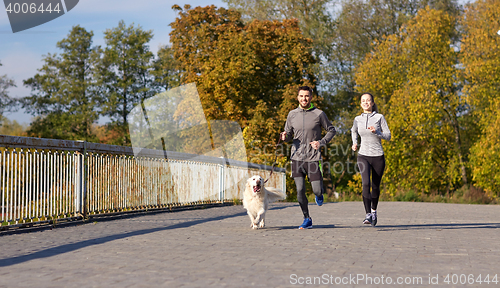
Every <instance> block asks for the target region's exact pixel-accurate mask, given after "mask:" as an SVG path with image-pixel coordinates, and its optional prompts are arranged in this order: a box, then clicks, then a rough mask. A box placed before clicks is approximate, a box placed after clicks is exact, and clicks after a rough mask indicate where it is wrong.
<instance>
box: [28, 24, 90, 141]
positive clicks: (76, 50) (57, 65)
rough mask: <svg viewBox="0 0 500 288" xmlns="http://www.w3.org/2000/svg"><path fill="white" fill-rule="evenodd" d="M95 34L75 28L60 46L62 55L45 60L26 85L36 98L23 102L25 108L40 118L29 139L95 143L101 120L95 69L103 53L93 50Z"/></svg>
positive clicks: (55, 55)
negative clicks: (93, 130) (95, 127)
mask: <svg viewBox="0 0 500 288" xmlns="http://www.w3.org/2000/svg"><path fill="white" fill-rule="evenodd" d="M93 35H94V33H93V32H92V31H90V32H89V31H87V30H85V29H84V28H82V27H80V26H78V25H77V26H74V27H73V28H72V29H71V31H70V33H69V34H68V36H67V37H66V38H65V39H63V40H61V41H59V42H57V48H59V49H61V50H62V53H61V54H59V55H57V54H50V53H49V54H48V55H47V56H45V58H44V59H43V60H44V62H45V63H44V65H43V67H42V68H41V69H39V70H38V71H39V73H38V74H36V75H35V76H34V77H32V78H29V79H27V80H25V81H24V85H26V86H28V87H31V89H32V95H31V96H28V97H24V98H23V99H22V103H23V104H22V105H23V108H25V109H26V111H27V112H28V113H31V114H32V115H33V116H36V118H35V120H34V121H33V122H32V123H31V125H30V127H29V129H28V131H27V133H28V135H29V136H35V137H43V138H55V139H70V140H87V141H95V140H96V138H95V135H94V133H93V132H92V129H91V128H92V124H93V123H94V122H96V121H97V119H98V118H99V114H98V112H99V111H98V102H99V94H100V93H99V86H98V85H97V84H96V81H95V78H94V76H95V74H94V73H93V68H94V67H95V65H96V63H97V61H98V59H99V56H100V53H99V47H94V46H92V37H93Z"/></svg>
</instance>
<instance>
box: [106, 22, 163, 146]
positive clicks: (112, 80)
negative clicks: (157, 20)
mask: <svg viewBox="0 0 500 288" xmlns="http://www.w3.org/2000/svg"><path fill="white" fill-rule="evenodd" d="M152 37H153V32H152V31H151V30H148V31H144V30H143V29H142V28H141V27H140V26H138V27H134V24H131V25H130V26H128V27H126V25H125V22H124V21H120V23H119V24H118V27H116V28H113V29H107V30H106V31H105V32H104V39H105V42H106V48H105V49H104V52H103V58H102V62H101V65H99V72H98V73H99V76H98V78H99V81H100V83H102V86H103V87H104V89H105V92H104V95H105V96H104V101H103V102H102V106H101V107H102V112H103V114H104V115H107V116H109V117H110V118H111V121H112V123H111V124H110V129H111V130H114V131H115V132H118V133H119V135H120V136H119V137H117V138H116V141H115V142H114V143H113V144H120V145H130V135H129V134H128V122H127V116H128V115H129V113H130V111H131V110H132V109H133V108H134V107H135V105H137V104H139V103H141V101H143V100H144V99H147V98H149V97H151V96H154V94H155V93H156V92H157V90H156V89H155V87H157V86H156V85H155V79H154V77H152V75H151V73H152V70H153V59H154V54H153V53H152V52H151V51H150V49H149V45H148V43H149V41H151V38H152Z"/></svg>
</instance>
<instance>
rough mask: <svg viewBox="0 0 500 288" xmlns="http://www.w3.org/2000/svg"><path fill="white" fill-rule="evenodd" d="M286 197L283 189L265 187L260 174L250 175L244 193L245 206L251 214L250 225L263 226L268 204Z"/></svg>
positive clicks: (253, 227)
mask: <svg viewBox="0 0 500 288" xmlns="http://www.w3.org/2000/svg"><path fill="white" fill-rule="evenodd" d="M285 198H286V195H285V193H283V191H281V190H279V189H276V188H272V187H264V179H262V177H260V176H258V175H255V176H252V177H250V178H249V179H248V180H247V186H246V188H245V192H244V193H243V208H245V209H247V213H248V216H250V221H251V224H250V227H252V229H257V228H263V227H264V225H265V224H264V218H265V217H266V211H267V207H268V204H269V203H272V202H275V201H278V200H282V199H285Z"/></svg>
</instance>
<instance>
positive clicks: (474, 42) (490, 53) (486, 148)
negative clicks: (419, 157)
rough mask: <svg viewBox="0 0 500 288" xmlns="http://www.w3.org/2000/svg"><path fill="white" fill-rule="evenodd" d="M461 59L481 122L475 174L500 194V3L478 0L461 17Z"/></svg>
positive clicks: (492, 192) (466, 92)
mask: <svg viewBox="0 0 500 288" xmlns="http://www.w3.org/2000/svg"><path fill="white" fill-rule="evenodd" d="M462 27H463V39H462V45H461V53H460V54H461V58H460V59H461V62H462V63H463V66H464V68H465V69H464V70H463V72H464V74H463V76H464V79H465V83H466V84H465V87H464V89H463V91H464V95H465V96H466V97H467V102H468V103H469V104H470V110H471V112H472V113H473V115H474V116H475V117H474V119H477V121H478V123H479V126H480V138H479V140H478V141H477V142H476V143H475V145H474V147H472V149H471V155H470V158H471V168H472V176H473V180H474V181H475V183H476V185H478V186H479V187H482V188H484V189H485V191H486V192H487V193H488V194H490V196H499V195H500V194H499V193H500V166H499V165H498V163H500V144H499V143H500V136H499V135H500V134H499V132H498V131H499V129H500V116H499V114H498V111H499V109H500V100H499V98H498V95H499V93H500V57H499V55H500V35H498V34H497V31H499V30H500V5H499V2H498V1H496V0H478V1H476V2H474V3H471V4H469V5H467V6H466V9H465V15H464V17H463V21H462Z"/></svg>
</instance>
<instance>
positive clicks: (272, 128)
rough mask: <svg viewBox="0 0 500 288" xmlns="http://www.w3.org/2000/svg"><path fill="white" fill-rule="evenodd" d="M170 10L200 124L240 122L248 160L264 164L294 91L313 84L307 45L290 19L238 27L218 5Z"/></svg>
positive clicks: (177, 48) (184, 79)
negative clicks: (196, 95) (203, 117)
mask: <svg viewBox="0 0 500 288" xmlns="http://www.w3.org/2000/svg"><path fill="white" fill-rule="evenodd" d="M174 9H176V10H177V11H178V13H179V15H178V18H177V19H176V20H175V22H173V23H172V24H171V26H172V32H171V34H170V35H171V43H172V48H173V49H174V56H175V58H176V59H177V61H178V63H180V70H181V71H182V78H181V81H182V83H190V82H196V84H197V87H198V90H199V94H200V98H201V102H202V105H203V109H204V111H205V114H206V116H207V119H209V120H222V119H224V120H233V121H236V122H237V123H239V124H240V126H241V127H242V128H243V133H244V137H245V142H246V145H247V151H248V155H249V161H251V162H257V163H263V162H264V163H267V164H271V163H270V162H271V161H272V160H273V158H274V157H273V156H274V153H273V152H274V146H273V144H275V142H276V140H277V138H278V132H279V131H280V130H282V129H283V125H284V123H285V120H286V116H287V114H288V111H289V110H291V109H292V108H295V107H296V105H297V102H296V88H297V87H298V85H300V84H303V83H309V84H310V85H313V86H314V82H315V76H314V75H313V73H312V71H311V66H312V65H313V64H314V62H315V60H314V58H313V56H312V45H311V43H312V42H311V40H309V39H307V38H305V37H304V36H303V35H302V33H301V31H300V28H299V26H298V22H297V21H296V20H285V21H259V20H254V21H252V22H250V23H248V24H244V23H243V21H242V20H241V18H240V14H239V13H238V12H236V11H234V10H228V9H225V8H216V7H215V6H208V7H204V8H202V7H196V8H193V9H191V7H190V6H185V7H184V9H181V8H180V7H179V6H174ZM318 100H319V101H316V103H315V104H316V105H319V106H321V99H318ZM282 161H284V160H282Z"/></svg>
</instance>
